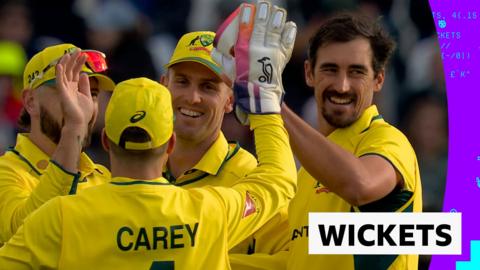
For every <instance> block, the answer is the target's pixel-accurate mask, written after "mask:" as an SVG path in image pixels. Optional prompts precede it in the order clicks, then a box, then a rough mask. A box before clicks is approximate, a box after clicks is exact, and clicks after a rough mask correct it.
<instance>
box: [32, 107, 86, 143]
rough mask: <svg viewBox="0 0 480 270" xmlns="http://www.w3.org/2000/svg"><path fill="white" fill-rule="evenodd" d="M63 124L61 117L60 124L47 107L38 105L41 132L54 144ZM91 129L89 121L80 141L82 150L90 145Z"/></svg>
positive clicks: (58, 137) (57, 139) (58, 138)
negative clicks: (85, 133)
mask: <svg viewBox="0 0 480 270" xmlns="http://www.w3.org/2000/svg"><path fill="white" fill-rule="evenodd" d="M63 125H64V123H63V119H62V124H61V125H60V124H59V123H58V122H57V121H55V119H54V118H53V116H52V115H51V114H50V113H49V112H48V111H47V109H45V107H43V106H40V129H41V131H42V133H43V134H45V136H47V137H48V138H49V139H50V140H51V141H52V142H54V143H55V144H58V143H59V142H60V138H61V136H62V127H63ZM92 129H93V125H92V124H90V123H89V125H88V132H87V136H85V137H84V138H83V141H82V151H84V150H85V149H86V148H87V147H88V146H90V142H91V140H92Z"/></svg>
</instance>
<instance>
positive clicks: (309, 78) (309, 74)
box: [303, 60, 315, 87]
mask: <svg viewBox="0 0 480 270" xmlns="http://www.w3.org/2000/svg"><path fill="white" fill-rule="evenodd" d="M303 67H304V68H305V82H306V83H307V85H308V86H310V87H314V86H315V83H314V82H315V81H314V79H313V67H312V63H311V62H310V61H309V60H305V62H304V64H303Z"/></svg>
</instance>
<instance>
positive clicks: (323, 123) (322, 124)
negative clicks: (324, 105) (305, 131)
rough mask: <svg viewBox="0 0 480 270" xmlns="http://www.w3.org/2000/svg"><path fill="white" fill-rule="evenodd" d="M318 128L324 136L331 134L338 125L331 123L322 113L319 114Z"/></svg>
mask: <svg viewBox="0 0 480 270" xmlns="http://www.w3.org/2000/svg"><path fill="white" fill-rule="evenodd" d="M317 117H318V122H317V124H318V128H317V130H318V131H319V132H320V133H322V135H323V136H325V137H327V136H328V135H330V133H332V132H333V131H334V130H335V129H337V128H336V127H334V126H332V125H330V124H329V123H328V122H327V120H325V118H323V116H322V115H321V114H319V115H318V116H317Z"/></svg>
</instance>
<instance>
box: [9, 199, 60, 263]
mask: <svg viewBox="0 0 480 270" xmlns="http://www.w3.org/2000/svg"><path fill="white" fill-rule="evenodd" d="M61 220H62V213H61V204H60V198H56V199H53V200H51V201H49V202H48V203H46V204H45V205H43V206H42V207H40V208H39V209H38V211H35V212H34V213H32V214H31V215H30V216H29V217H28V218H26V219H25V223H24V225H23V226H21V227H20V228H19V230H18V231H17V233H16V234H15V235H14V236H13V237H12V238H11V239H10V240H9V241H8V242H7V243H6V244H5V246H3V247H2V248H0V269H57V268H58V262H59V259H60V254H61V244H62V243H61V241H62V226H61V224H62V222H61Z"/></svg>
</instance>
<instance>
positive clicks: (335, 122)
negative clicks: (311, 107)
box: [322, 90, 358, 128]
mask: <svg viewBox="0 0 480 270" xmlns="http://www.w3.org/2000/svg"><path fill="white" fill-rule="evenodd" d="M331 96H337V97H349V96H350V97H353V98H354V102H355V100H356V99H357V98H356V97H355V95H354V94H353V93H343V94H340V93H337V92H336V91H335V90H327V91H325V92H323V96H322V98H323V102H326V100H327V99H328V98H329V97H331ZM322 116H323V118H324V119H325V120H326V121H327V123H328V124H329V125H331V126H332V127H335V128H346V127H348V126H350V125H352V124H353V123H355V121H357V119H358V116H357V115H351V116H348V117H346V118H345V117H342V116H341V114H340V113H337V112H335V111H333V112H330V113H329V112H327V111H326V110H325V108H324V107H322Z"/></svg>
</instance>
